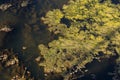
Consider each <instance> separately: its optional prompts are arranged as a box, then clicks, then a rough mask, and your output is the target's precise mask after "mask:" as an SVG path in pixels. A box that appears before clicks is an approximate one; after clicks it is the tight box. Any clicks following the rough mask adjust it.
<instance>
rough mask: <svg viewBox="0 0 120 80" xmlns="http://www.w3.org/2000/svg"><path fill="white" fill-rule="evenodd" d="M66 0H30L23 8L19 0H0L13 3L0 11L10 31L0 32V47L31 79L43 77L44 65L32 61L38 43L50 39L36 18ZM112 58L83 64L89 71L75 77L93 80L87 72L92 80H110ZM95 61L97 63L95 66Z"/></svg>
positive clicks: (0, 2)
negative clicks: (11, 53)
mask: <svg viewBox="0 0 120 80" xmlns="http://www.w3.org/2000/svg"><path fill="white" fill-rule="evenodd" d="M21 1H22V0H21ZM28 1H30V0H28ZM67 1H68V0H31V1H30V3H29V4H27V6H25V7H20V6H19V5H20V3H19V2H20V0H18V1H15V0H1V1H0V4H4V3H11V4H13V6H11V7H9V8H8V9H7V10H5V11H2V10H0V24H3V25H9V27H10V28H12V31H10V32H0V49H1V50H2V49H13V51H14V52H15V53H16V54H18V55H19V59H20V60H21V61H22V62H23V63H24V65H25V66H27V68H28V70H29V71H31V73H32V75H33V76H35V80H40V79H41V77H42V80H44V67H39V66H38V64H37V63H36V62H35V61H34V60H35V58H36V57H38V56H40V54H39V50H38V45H39V44H41V43H42V44H45V45H47V43H48V42H50V41H52V40H53V38H52V37H51V35H52V34H51V33H50V32H49V31H48V30H47V29H46V25H44V24H43V23H42V22H41V21H40V18H41V17H42V16H45V13H46V12H47V11H49V10H52V9H57V8H59V9H61V8H62V5H63V4H66V3H67ZM114 60H115V59H114V58H113V62H109V61H110V60H109V59H107V60H106V59H105V60H103V62H101V63H100V62H97V61H94V62H92V63H90V64H88V65H86V67H87V68H88V69H89V70H90V72H88V73H86V76H85V77H83V78H80V79H79V78H78V79H77V80H93V79H92V78H91V76H90V74H96V80H112V79H110V76H108V75H107V73H108V72H112V71H113V70H114V64H115V62H114ZM98 64H100V65H101V66H98ZM0 73H2V72H0ZM38 73H39V74H38ZM90 78H91V79H90ZM0 80H1V79H0ZM56 80H57V79H56Z"/></svg>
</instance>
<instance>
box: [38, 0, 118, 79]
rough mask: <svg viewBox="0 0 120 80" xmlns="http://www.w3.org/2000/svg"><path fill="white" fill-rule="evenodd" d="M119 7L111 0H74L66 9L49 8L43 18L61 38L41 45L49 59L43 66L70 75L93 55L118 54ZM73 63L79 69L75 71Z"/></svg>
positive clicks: (99, 58)
mask: <svg viewBox="0 0 120 80" xmlns="http://www.w3.org/2000/svg"><path fill="white" fill-rule="evenodd" d="M119 7H120V5H114V4H112V3H111V1H110V0H107V1H104V2H103V3H100V1H99V0H70V1H69V3H68V4H66V5H64V6H63V9H62V10H59V9H55V10H52V11H48V13H47V14H46V16H45V17H43V18H42V20H43V22H44V23H45V24H47V25H48V30H49V31H50V32H52V33H54V34H58V39H57V40H53V41H51V42H50V43H49V44H48V46H45V45H43V44H40V45H39V49H40V54H41V55H43V57H44V59H45V61H44V62H43V63H40V66H44V67H45V72H46V73H49V72H59V73H60V72H61V73H62V74H63V76H65V79H66V77H67V76H68V75H70V74H74V73H77V72H79V71H81V68H84V67H85V65H86V64H87V63H90V62H92V61H93V59H98V60H102V58H103V57H104V58H105V57H106V58H109V57H110V56H114V55H116V54H118V51H119V49H118V48H119V47H120V44H119V42H120V41H119V37H118V36H120V31H119V30H120V28H119V27H120V23H119V21H120V14H119ZM57 13H58V14H57ZM64 19H66V20H68V21H69V22H70V25H67V24H66V23H65V21H64ZM116 40H117V41H116ZM116 51H117V53H116ZM101 55H102V56H101ZM73 66H75V67H76V69H74V70H73V71H72V69H73V68H74V67H73ZM65 73H68V75H66V74H65ZM71 76H72V75H71ZM68 78H69V77H68ZM68 78H67V79H66V80H68Z"/></svg>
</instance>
